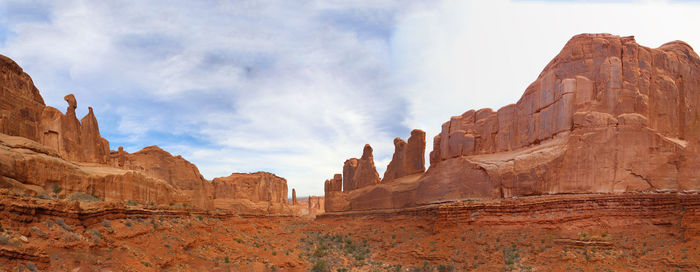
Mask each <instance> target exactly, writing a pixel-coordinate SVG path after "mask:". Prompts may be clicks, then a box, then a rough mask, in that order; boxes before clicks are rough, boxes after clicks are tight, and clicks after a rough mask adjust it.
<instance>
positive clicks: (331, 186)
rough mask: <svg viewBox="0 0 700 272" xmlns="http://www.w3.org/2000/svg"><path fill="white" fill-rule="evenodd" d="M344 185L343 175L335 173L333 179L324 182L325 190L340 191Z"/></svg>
mask: <svg viewBox="0 0 700 272" xmlns="http://www.w3.org/2000/svg"><path fill="white" fill-rule="evenodd" d="M342 186H343V175H342V174H335V175H333V178H332V179H327V180H326V181H325V182H324V192H340V191H341V189H342Z"/></svg>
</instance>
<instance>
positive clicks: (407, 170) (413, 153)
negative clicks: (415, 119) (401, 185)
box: [382, 129, 425, 182]
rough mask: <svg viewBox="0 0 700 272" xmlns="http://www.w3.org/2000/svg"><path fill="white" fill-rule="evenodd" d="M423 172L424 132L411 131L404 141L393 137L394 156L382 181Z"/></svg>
mask: <svg viewBox="0 0 700 272" xmlns="http://www.w3.org/2000/svg"><path fill="white" fill-rule="evenodd" d="M423 172H425V132H424V131H422V130H420V129H414V130H413V131H411V137H409V138H408V143H406V142H405V141H404V140H402V139H401V138H398V137H397V138H396V139H394V156H393V157H392V159H391V162H390V163H389V165H388V166H387V167H386V171H385V172H384V178H383V179H382V182H389V181H391V180H394V179H397V178H400V177H405V176H408V175H412V174H419V173H423Z"/></svg>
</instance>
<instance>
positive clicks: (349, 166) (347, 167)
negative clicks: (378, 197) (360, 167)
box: [343, 158, 359, 191]
mask: <svg viewBox="0 0 700 272" xmlns="http://www.w3.org/2000/svg"><path fill="white" fill-rule="evenodd" d="M358 163H359V160H358V159H356V158H350V159H348V160H346V161H345V163H344V164H343V177H345V178H344V179H343V191H351V190H354V189H356V188H357V183H355V170H357V164H358Z"/></svg>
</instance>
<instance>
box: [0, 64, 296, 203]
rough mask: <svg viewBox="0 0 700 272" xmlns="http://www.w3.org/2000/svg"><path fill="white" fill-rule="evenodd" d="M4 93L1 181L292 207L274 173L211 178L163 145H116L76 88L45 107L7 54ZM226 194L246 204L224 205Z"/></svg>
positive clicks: (114, 197) (111, 194)
mask: <svg viewBox="0 0 700 272" xmlns="http://www.w3.org/2000/svg"><path fill="white" fill-rule="evenodd" d="M0 95H2V99H0V187H3V188H11V189H12V190H14V191H16V192H19V193H21V194H29V195H35V196H36V195H44V194H52V193H53V194H55V195H57V196H59V197H68V196H70V195H71V194H73V193H84V194H90V195H93V196H95V197H98V198H99V199H102V200H106V201H137V202H141V203H151V202H152V203H154V204H169V203H182V204H189V205H192V206H195V207H198V208H202V209H211V208H215V207H218V208H226V209H232V210H236V211H241V212H251V213H276V214H279V213H291V211H290V210H289V209H288V207H286V198H287V183H286V180H284V179H283V178H280V177H277V176H275V175H273V174H270V173H263V172H259V173H253V174H234V175H232V176H230V177H226V178H220V179H215V180H214V181H208V180H206V179H204V177H203V176H202V175H201V174H200V173H199V170H198V169H197V166H195V165H194V164H192V163H190V162H189V161H187V160H185V159H184V158H182V157H181V156H172V155H171V154H170V153H168V152H167V151H164V150H162V149H160V148H159V147H157V146H149V147H146V148H144V149H142V150H140V151H138V152H135V153H132V154H130V153H128V152H125V151H124V150H123V148H121V147H119V149H118V151H111V152H110V150H109V142H108V141H107V140H106V139H104V138H102V137H101V135H100V131H99V126H98V122H97V119H96V118H95V115H94V113H93V110H92V108H90V107H88V109H89V113H88V114H87V115H86V116H85V117H83V118H82V119H81V120H80V121H78V118H77V116H76V114H75V110H76V108H77V101H76V99H75V97H74V96H73V95H67V96H66V97H65V98H64V99H65V100H66V102H67V103H68V107H67V109H66V113H65V114H63V113H61V111H59V110H58V109H55V108H53V107H47V106H45V105H44V102H43V99H42V98H41V95H40V94H39V91H38V90H37V88H36V87H35V86H34V84H33V83H32V80H31V78H30V77H29V76H28V75H27V74H25V73H24V72H23V71H22V69H21V68H20V67H19V66H18V65H17V64H16V63H15V62H14V61H12V60H10V59H9V58H6V57H4V56H1V55H0ZM215 190H218V191H215ZM217 200H218V202H217ZM222 200H226V201H229V202H230V201H233V202H242V203H244V204H242V205H238V206H231V205H216V203H220V202H221V201H222Z"/></svg>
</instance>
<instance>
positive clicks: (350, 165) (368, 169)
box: [334, 144, 381, 191]
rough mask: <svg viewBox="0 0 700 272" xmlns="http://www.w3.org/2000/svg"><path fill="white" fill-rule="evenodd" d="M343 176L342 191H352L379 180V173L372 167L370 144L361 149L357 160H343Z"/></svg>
mask: <svg viewBox="0 0 700 272" xmlns="http://www.w3.org/2000/svg"><path fill="white" fill-rule="evenodd" d="M343 176H344V177H345V179H344V180H343V191H352V190H356V189H359V188H362V187H366V186H370V185H375V184H377V183H379V182H381V179H379V173H377V169H376V168H375V167H374V157H373V156H372V147H371V146H370V145H368V144H367V145H365V147H364V148H363V149H362V157H361V158H360V159H359V160H358V159H355V158H352V159H349V160H347V161H345V165H344V166H343ZM334 191H335V190H334Z"/></svg>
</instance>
